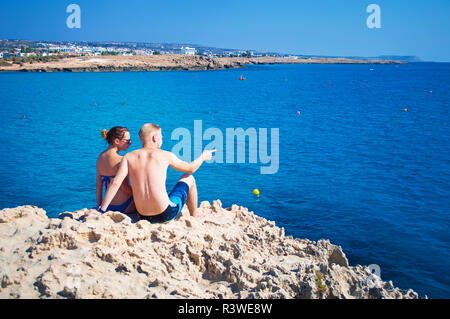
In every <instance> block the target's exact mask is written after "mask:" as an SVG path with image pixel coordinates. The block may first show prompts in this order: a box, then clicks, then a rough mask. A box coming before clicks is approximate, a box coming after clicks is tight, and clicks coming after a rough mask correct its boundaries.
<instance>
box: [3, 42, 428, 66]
mask: <svg viewBox="0 0 450 319" xmlns="http://www.w3.org/2000/svg"><path fill="white" fill-rule="evenodd" d="M159 54H185V55H201V56H205V57H208V58H217V57H262V56H272V57H289V58H294V59H299V58H301V59H308V58H315V57H322V58H336V57H333V56H311V55H292V54H283V53H277V52H260V51H255V50H235V49H220V48H215V47H206V46H200V45H192V44H170V43H137V42H86V41H82V42H78V41H71V42H66V41H63V42H60V41H32V40H0V59H8V60H16V59H17V60H19V59H20V58H22V59H23V60H25V58H27V59H26V60H38V61H42V60H49V59H52V60H53V59H59V58H64V57H73V56H104V55H112V56H136V55H159ZM346 58H358V59H363V60H365V59H366V60H367V59H372V60H385V59H393V60H398V61H405V62H418V61H420V59H419V58H417V57H414V56H380V57H375V58H373V57H372V58H368V57H346ZM22 59H20V60H22Z"/></svg>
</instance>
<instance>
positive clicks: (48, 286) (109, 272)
mask: <svg viewBox="0 0 450 319" xmlns="http://www.w3.org/2000/svg"><path fill="white" fill-rule="evenodd" d="M86 211H87V210H86V209H83V210H80V211H77V212H74V213H63V214H61V215H60V218H48V217H47V215H46V212H45V211H44V210H43V209H40V208H37V207H35V206H21V207H17V208H12V209H10V208H6V209H3V210H1V211H0V247H1V248H0V280H1V286H0V298H418V295H417V293H415V292H414V291H412V290H408V291H405V290H401V289H398V288H395V287H394V286H393V284H392V282H383V281H381V280H380V279H379V278H378V277H376V276H374V275H372V274H371V272H370V270H369V269H368V268H367V267H364V266H359V265H358V266H356V267H351V266H349V263H348V260H347V258H346V256H345V254H344V252H343V251H342V249H341V247H339V246H335V245H332V244H330V242H329V241H328V240H319V241H318V242H313V241H309V240H307V239H294V238H292V237H290V236H285V233H284V229H283V228H279V227H277V226H276V225H275V223H274V222H272V221H269V220H267V219H264V218H262V217H259V216H257V215H255V214H254V213H253V212H249V211H248V209H246V208H244V207H239V206H236V205H233V206H231V207H230V208H223V207H222V204H221V202H220V201H219V200H217V201H214V202H213V204H212V205H210V204H209V203H208V202H202V203H201V205H200V211H201V212H202V213H203V214H207V217H206V219H204V220H202V221H200V220H198V219H195V218H193V217H185V216H183V217H181V218H179V219H178V220H175V221H172V222H169V223H167V224H150V223H149V222H148V221H145V220H140V221H137V220H136V219H135V218H134V217H133V216H131V217H130V216H127V215H124V214H120V213H118V212H107V213H106V214H103V215H100V216H95V215H91V216H88V217H86V218H85V217H84V213H85V212H86ZM374 279H377V280H374Z"/></svg>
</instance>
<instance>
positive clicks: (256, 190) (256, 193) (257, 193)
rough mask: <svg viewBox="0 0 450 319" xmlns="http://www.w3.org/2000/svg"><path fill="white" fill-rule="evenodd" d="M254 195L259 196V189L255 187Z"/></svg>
mask: <svg viewBox="0 0 450 319" xmlns="http://www.w3.org/2000/svg"><path fill="white" fill-rule="evenodd" d="M253 195H255V196H258V197H259V189H257V188H255V189H254V190H253Z"/></svg>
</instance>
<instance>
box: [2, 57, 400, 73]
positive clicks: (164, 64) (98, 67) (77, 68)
mask: <svg viewBox="0 0 450 319" xmlns="http://www.w3.org/2000/svg"><path fill="white" fill-rule="evenodd" d="M403 63H404V62H398V61H392V60H377V61H365V60H356V59H345V58H314V59H294V58H281V57H280V58H277V57H255V58H244V57H233V58H208V57H205V56H198V55H193V56H189V55H181V54H168V55H150V56H98V57H68V58H64V59H61V60H57V61H48V62H33V63H20V62H19V63H15V64H13V63H12V62H9V63H7V64H5V65H1V66H0V71H4V72H8V71H9V72H13V71H14V72H15V71H20V72H114V71H117V72H120V71H199V70H221V69H231V68H240V67H244V66H246V65H254V64H403Z"/></svg>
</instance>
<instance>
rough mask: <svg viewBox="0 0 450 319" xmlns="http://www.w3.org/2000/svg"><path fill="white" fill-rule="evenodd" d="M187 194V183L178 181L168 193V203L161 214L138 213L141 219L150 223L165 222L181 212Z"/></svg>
mask: <svg viewBox="0 0 450 319" xmlns="http://www.w3.org/2000/svg"><path fill="white" fill-rule="evenodd" d="M188 194H189V185H188V184H186V183H185V182H178V183H177V184H176V185H175V187H174V188H173V189H172V191H171V192H170V193H169V199H170V201H171V202H170V204H169V206H167V208H166V210H165V211H163V212H162V213H161V214H158V215H154V216H143V215H140V217H141V219H145V220H148V221H149V222H151V223H152V224H154V223H166V222H169V221H171V220H173V219H175V218H177V217H178V215H180V213H181V209H182V208H183V206H184V204H186V201H187V197H188Z"/></svg>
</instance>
